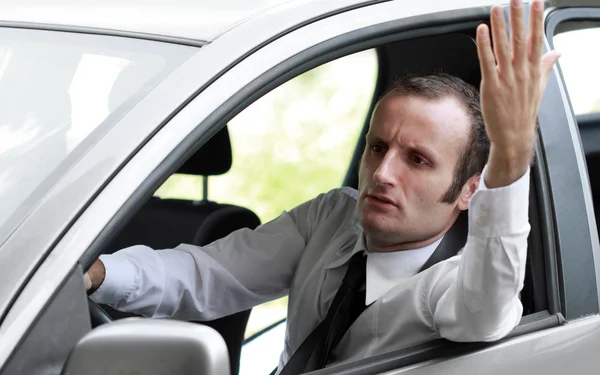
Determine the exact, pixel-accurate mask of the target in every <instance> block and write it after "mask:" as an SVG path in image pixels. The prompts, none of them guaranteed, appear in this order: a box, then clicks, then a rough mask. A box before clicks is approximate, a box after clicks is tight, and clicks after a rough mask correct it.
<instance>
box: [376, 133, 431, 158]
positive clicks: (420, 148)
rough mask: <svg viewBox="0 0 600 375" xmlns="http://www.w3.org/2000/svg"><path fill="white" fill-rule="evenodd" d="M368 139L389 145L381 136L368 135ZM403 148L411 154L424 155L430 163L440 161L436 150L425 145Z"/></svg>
mask: <svg viewBox="0 0 600 375" xmlns="http://www.w3.org/2000/svg"><path fill="white" fill-rule="evenodd" d="M366 138H367V141H370V142H376V143H383V144H388V143H389V142H388V141H386V140H385V139H383V138H382V137H381V136H378V135H371V133H367V137H366ZM402 146H403V147H405V148H406V149H408V150H409V151H411V152H415V153H418V154H422V155H423V156H425V157H426V158H427V159H429V161H430V162H431V163H437V161H438V157H437V155H436V153H435V152H434V150H432V149H431V148H429V147H427V146H425V145H423V144H412V145H408V146H406V145H402Z"/></svg>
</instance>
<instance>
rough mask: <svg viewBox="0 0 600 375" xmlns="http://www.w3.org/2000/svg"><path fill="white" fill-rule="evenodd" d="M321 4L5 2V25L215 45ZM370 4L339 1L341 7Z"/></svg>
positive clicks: (269, 0) (300, 0)
mask: <svg viewBox="0 0 600 375" xmlns="http://www.w3.org/2000/svg"><path fill="white" fill-rule="evenodd" d="M317 1H320V0H219V1H214V0H98V1H93V2H88V1H85V2H82V1H81V0H54V1H52V2H48V1H47V0H4V1H2V3H1V4H0V22H2V23H4V24H5V25H6V24H7V23H9V24H10V23H11V22H12V23H28V24H45V25H55V26H74V27H83V28H97V29H104V30H117V31H125V32H134V33H144V34H151V35H160V36H167V37H175V38H183V39H192V40H197V41H205V42H208V41H211V40H213V39H214V38H216V37H217V36H219V35H220V34H222V33H223V32H225V31H227V30H228V29H230V28H232V27H233V26H235V25H237V24H239V23H241V22H243V21H244V20H246V19H248V18H251V17H252V16H255V15H257V14H260V13H263V12H266V11H268V10H269V9H271V8H273V7H277V6H279V5H282V4H284V3H293V4H292V5H296V4H302V5H306V3H315V2H317ZM367 1H368V0H338V1H337V2H339V4H340V8H344V7H347V6H348V5H356V4H360V3H363V2H367Z"/></svg>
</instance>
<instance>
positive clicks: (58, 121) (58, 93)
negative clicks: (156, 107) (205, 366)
mask: <svg viewBox="0 0 600 375" xmlns="http://www.w3.org/2000/svg"><path fill="white" fill-rule="evenodd" d="M195 49H196V48H194V47H187V46H178V45H171V44H166V43H157V42H150V41H143V40H136V39H133V38H118V37H109V36H102V35H89V34H76V33H73V34H71V33H65V32H51V31H42V30H26V29H10V28H2V29H0V242H2V239H3V234H4V235H6V234H7V233H10V231H11V228H12V227H13V226H14V225H16V223H18V222H19V221H20V220H21V219H22V217H21V216H22V215H24V214H26V213H27V212H28V210H29V209H30V207H32V205H33V204H34V203H35V199H37V198H35V197H34V195H35V194H34V191H35V189H36V188H38V187H39V186H40V184H42V182H43V181H44V180H45V179H46V178H48V177H49V176H50V175H51V174H52V173H54V171H55V170H56V169H57V168H58V167H59V166H60V165H61V164H63V163H67V162H66V160H67V159H68V158H69V156H70V155H71V154H72V153H73V152H74V150H75V149H76V148H77V147H78V146H79V145H80V144H81V143H82V141H83V140H84V139H86V138H87V137H88V136H89V135H90V134H91V133H92V132H93V131H94V130H95V129H97V128H103V129H106V127H107V126H110V125H111V124H113V123H114V122H116V121H117V120H118V118H119V116H117V114H121V115H122V114H123V113H124V112H125V111H126V110H128V109H129V108H131V107H132V106H133V104H134V103H133V101H132V100H130V99H132V98H136V97H137V98H139V97H141V95H143V94H144V93H145V92H147V90H149V89H150V88H151V87H152V86H154V85H155V84H156V83H157V82H158V81H159V80H160V79H162V78H163V77H165V76H166V75H167V74H168V73H170V72H171V71H172V70H173V69H174V68H175V67H176V66H178V65H180V64H181V63H182V62H183V61H185V59H187V57H189V56H191V54H192V51H194V50H195ZM111 115H112V116H111ZM92 143H93V142H89V144H92ZM79 154H80V153H79ZM64 169H66V166H64V167H63V170H64ZM40 190H43V189H40ZM46 192H47V190H45V191H44V192H43V193H46ZM11 216H12V217H13V218H12V220H10V223H9V224H7V225H4V224H5V223H6V222H8V221H9V218H11Z"/></svg>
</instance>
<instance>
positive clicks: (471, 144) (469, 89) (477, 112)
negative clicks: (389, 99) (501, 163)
mask: <svg viewBox="0 0 600 375" xmlns="http://www.w3.org/2000/svg"><path fill="white" fill-rule="evenodd" d="M389 92H396V93H399V94H401V95H409V96H418V97H423V98H426V99H432V100H435V99H442V98H446V97H448V96H453V97H454V98H455V99H457V100H458V101H459V102H460V103H461V104H462V105H463V107H464V109H465V111H466V112H467V115H468V116H469V118H470V120H471V130H470V132H469V136H468V139H467V144H466V145H465V148H464V150H463V152H462V154H461V156H460V158H459V160H458V162H457V163H456V166H455V168H454V178H453V181H452V184H451V185H450V187H449V188H448V190H447V191H446V193H445V194H444V195H443V196H442V199H441V201H442V202H444V203H452V202H454V201H456V199H458V197H459V196H460V192H461V190H462V187H463V186H464V184H466V183H467V181H468V180H469V178H471V177H472V176H475V175H478V174H481V172H482V171H483V168H484V167H485V164H486V163H487V160H488V157H489V152H490V140H489V138H488V136H487V133H486V131H485V124H484V122H483V115H482V113H481V103H480V99H479V90H477V88H476V87H475V86H473V85H471V84H469V83H467V82H465V81H463V80H462V79H460V78H458V77H455V76H452V75H450V74H446V73H425V74H411V75H406V76H403V77H401V78H398V79H397V80H396V81H395V82H394V84H393V85H392V87H391V88H390V89H389V90H388V91H386V93H385V94H387V93H389ZM384 96H385V95H384Z"/></svg>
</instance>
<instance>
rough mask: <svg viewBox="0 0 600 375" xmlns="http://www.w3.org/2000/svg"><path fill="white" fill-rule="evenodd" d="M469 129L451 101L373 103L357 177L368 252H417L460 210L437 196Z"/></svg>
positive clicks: (399, 98)
mask: <svg viewBox="0 0 600 375" xmlns="http://www.w3.org/2000/svg"><path fill="white" fill-rule="evenodd" d="M470 126H471V125H470V121H469V118H468V116H467V114H466V111H465V110H464V109H463V107H462V106H461V104H460V103H459V102H458V101H457V100H456V99H455V98H453V97H451V96H449V97H446V98H443V99H437V100H430V99H426V98H421V97H417V96H405V95H401V94H398V93H394V92H391V93H389V94H388V95H386V96H385V98H384V99H383V100H382V101H381V102H380V103H379V105H378V107H377V109H376V110H375V112H374V114H373V117H372V119H371V126H370V129H369V133H368V134H367V145H366V148H365V152H364V154H363V158H362V161H361V164H360V172H359V197H358V216H359V220H360V223H361V225H362V226H363V228H364V229H365V233H366V236H367V243H368V244H369V247H370V249H371V250H373V251H386V250H387V251H391V250H401V249H411V248H416V247H420V246H424V245H427V244H429V243H432V242H434V241H435V240H437V239H438V238H440V237H441V235H443V234H444V233H445V232H446V230H447V229H448V228H449V227H450V226H451V225H452V223H453V222H454V219H455V218H456V215H457V214H458V212H459V208H460V209H464V208H462V207H458V204H457V203H456V202H455V203H452V204H449V203H442V197H443V195H444V193H446V191H447V190H448V189H449V187H450V185H451V184H452V181H453V177H454V168H455V165H456V163H457V162H458V160H459V159H460V155H461V153H462V151H463V150H464V147H465V145H466V144H467V139H468V135H469V130H470ZM461 194H462V193H461ZM458 200H461V197H459V199H458ZM458 200H457V201H458Z"/></svg>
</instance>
